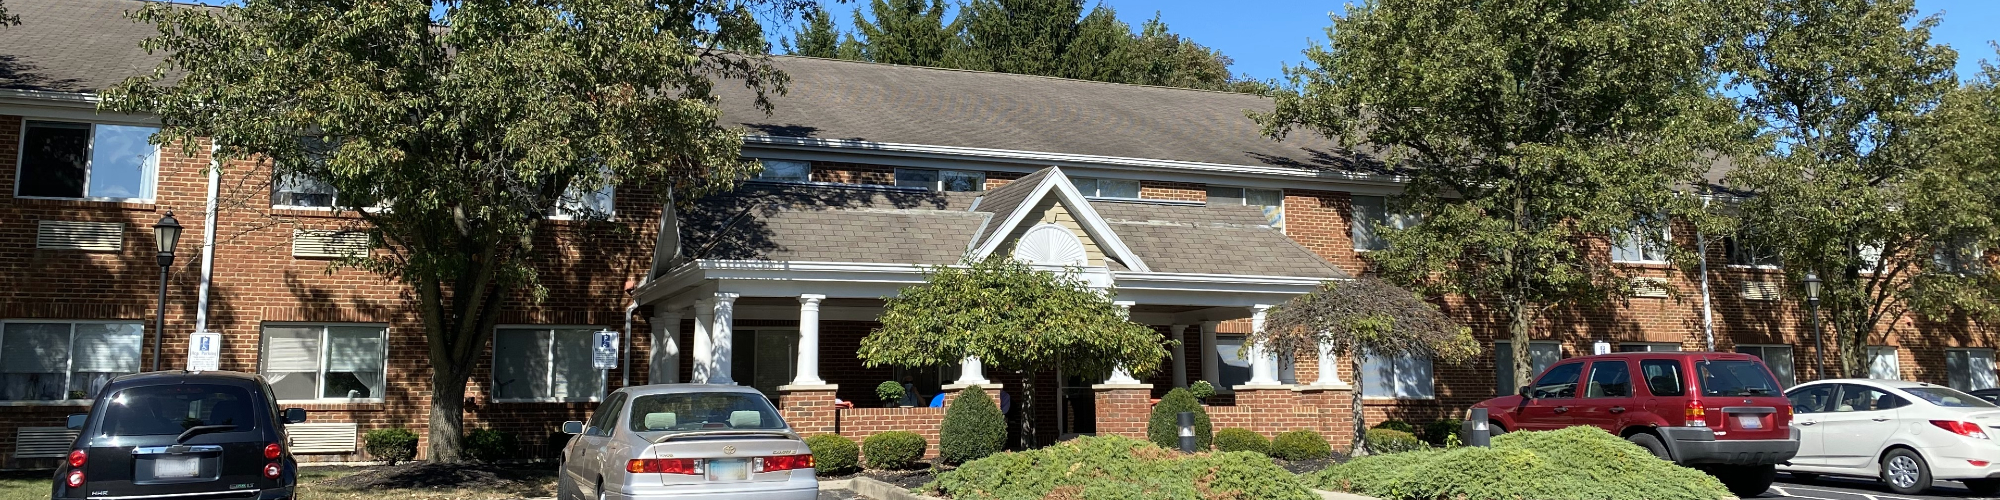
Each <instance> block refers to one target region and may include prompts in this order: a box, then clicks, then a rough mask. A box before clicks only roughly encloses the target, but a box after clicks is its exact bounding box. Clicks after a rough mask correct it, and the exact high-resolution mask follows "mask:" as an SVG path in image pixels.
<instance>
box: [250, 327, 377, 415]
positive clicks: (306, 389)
mask: <svg viewBox="0 0 2000 500" xmlns="http://www.w3.org/2000/svg"><path fill="white" fill-rule="evenodd" d="M388 339H389V328H388V327H384V326H373V325H265V326H264V342H263V345H262V349H263V350H262V351H259V352H258V356H257V359H258V360H259V366H258V368H257V371H258V373H261V374H263V375H264V379H265V380H269V381H270V382H271V390H272V391H274V392H276V393H277V394H276V395H277V397H278V399H279V400H310V399H371V400H379V399H382V393H383V389H384V387H383V381H382V380H383V374H384V373H386V372H387V366H388V365H387V364H386V359H387V355H388V351H386V350H385V349H386V348H387V346H388Z"/></svg>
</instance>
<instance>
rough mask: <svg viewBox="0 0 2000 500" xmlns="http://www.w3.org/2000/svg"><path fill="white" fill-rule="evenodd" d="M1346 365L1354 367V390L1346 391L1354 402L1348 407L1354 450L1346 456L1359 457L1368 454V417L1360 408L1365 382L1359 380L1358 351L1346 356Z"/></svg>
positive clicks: (1359, 357) (1359, 355)
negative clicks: (1351, 412) (1350, 415)
mask: <svg viewBox="0 0 2000 500" xmlns="http://www.w3.org/2000/svg"><path fill="white" fill-rule="evenodd" d="M1347 364H1348V366H1352V367H1354V390H1351V391H1347V393H1348V395H1349V396H1353V400H1354V401H1353V402H1352V406H1350V407H1349V409H1350V410H1352V411H1353V412H1354V415H1353V416H1352V417H1351V418H1350V420H1353V421H1354V449H1353V450H1352V452H1351V453H1348V454H1347V456H1350V457H1359V456H1363V455H1367V454H1368V415H1367V414H1366V413H1364V412H1363V409H1362V407H1361V388H1362V387H1363V386H1364V385H1365V384H1366V381H1364V380H1362V379H1361V354H1360V350H1359V349H1356V350H1355V352H1354V353H1350V354H1349V355H1348V356H1347Z"/></svg>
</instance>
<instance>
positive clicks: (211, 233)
mask: <svg viewBox="0 0 2000 500" xmlns="http://www.w3.org/2000/svg"><path fill="white" fill-rule="evenodd" d="M221 149H222V148H221V147H218V146H213V145H211V146H209V148H208V204H207V205H206V206H207V207H208V208H207V210H205V211H204V213H203V214H202V223H201V293H200V294H199V295H198V296H197V298H196V299H195V301H196V305H195V308H194V331H196V332H207V331H208V286H209V283H210V282H211V280H210V278H212V277H213V276H214V274H215V211H216V208H215V199H216V195H217V194H218V192H219V191H220V190H221V189H222V164H221V163H220V162H217V161H216V160H215V153H216V152H217V151H220V150H221Z"/></svg>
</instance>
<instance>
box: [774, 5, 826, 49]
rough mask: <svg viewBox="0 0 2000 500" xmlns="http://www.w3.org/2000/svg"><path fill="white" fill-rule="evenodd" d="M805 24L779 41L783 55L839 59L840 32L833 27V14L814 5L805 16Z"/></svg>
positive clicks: (823, 7) (822, 7) (824, 8)
mask: <svg viewBox="0 0 2000 500" xmlns="http://www.w3.org/2000/svg"><path fill="white" fill-rule="evenodd" d="M805 22H806V24H805V25H804V26H800V27H799V29H798V31H794V32H792V36H791V37H790V38H786V39H784V40H781V41H780V43H781V44H782V45H784V47H785V53H787V54H794V55H801V56H807V57H821V58H827V59H832V58H836V57H840V30H839V29H836V28H834V27H833V13H830V12H827V11H826V7H825V6H822V5H814V6H813V10H811V11H809V12H807V13H806V14H805Z"/></svg>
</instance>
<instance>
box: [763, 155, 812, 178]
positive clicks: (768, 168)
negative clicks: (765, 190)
mask: <svg viewBox="0 0 2000 500" xmlns="http://www.w3.org/2000/svg"><path fill="white" fill-rule="evenodd" d="M757 163H758V164H760V165H763V166H764V169H763V170H759V171H757V177H755V179H756V180H760V181H765V182H812V162H808V161H799V160H772V159H768V158H759V159H757Z"/></svg>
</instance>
